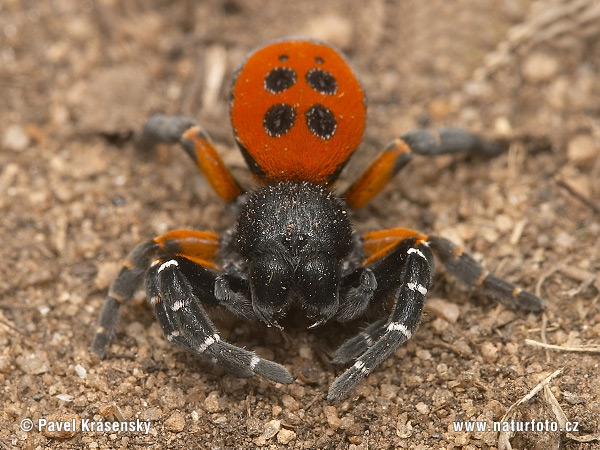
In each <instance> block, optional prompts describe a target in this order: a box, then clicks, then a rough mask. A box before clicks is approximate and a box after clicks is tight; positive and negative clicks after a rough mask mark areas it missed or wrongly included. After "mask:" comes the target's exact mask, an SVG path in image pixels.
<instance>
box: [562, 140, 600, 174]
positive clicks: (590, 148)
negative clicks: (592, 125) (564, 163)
mask: <svg viewBox="0 0 600 450" xmlns="http://www.w3.org/2000/svg"><path fill="white" fill-rule="evenodd" d="M599 148H600V146H598V145H597V143H596V142H595V141H594V138H593V137H592V136H590V135H587V134H580V135H578V136H575V137H574V138H573V139H571V140H570V141H569V144H568V146H567V157H568V158H569V161H571V162H572V163H574V164H576V165H578V166H581V167H584V166H586V165H588V164H590V163H592V162H593V161H594V160H595V159H596V158H597V157H598V150H599Z"/></svg>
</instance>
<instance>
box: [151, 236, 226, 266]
mask: <svg viewBox="0 0 600 450" xmlns="http://www.w3.org/2000/svg"><path fill="white" fill-rule="evenodd" d="M154 242H155V243H156V244H158V247H159V248H160V250H161V251H162V252H165V253H168V254H171V255H174V256H183V257H184V258H186V259H189V260H190V261H193V262H195V263H196V264H200V265H201V266H204V267H208V268H211V269H217V266H216V265H215V264H214V263H213V262H212V260H213V259H214V257H215V255H216V254H217V251H218V250H219V235H218V234H216V233H212V232H210V231H193V230H173V231H169V232H168V233H165V234H163V235H162V236H159V237H157V238H155V239H154Z"/></svg>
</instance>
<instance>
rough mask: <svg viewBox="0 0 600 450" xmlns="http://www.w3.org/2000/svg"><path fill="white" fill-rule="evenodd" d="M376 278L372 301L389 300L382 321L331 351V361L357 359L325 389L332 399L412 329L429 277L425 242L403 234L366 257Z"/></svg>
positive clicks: (428, 252)
mask: <svg viewBox="0 0 600 450" xmlns="http://www.w3.org/2000/svg"><path fill="white" fill-rule="evenodd" d="M366 262H368V263H369V264H370V266H369V267H370V268H371V270H372V271H373V273H374V274H375V277H376V279H377V290H376V292H375V299H374V300H375V301H379V302H383V301H385V300H388V299H393V301H394V306H393V308H392V312H391V314H390V316H389V317H388V318H387V319H386V320H379V321H377V322H375V323H374V324H372V325H371V326H369V327H368V328H367V329H366V330H365V331H363V332H362V333H360V334H359V335H358V336H356V337H355V338H352V339H350V340H348V341H346V342H345V343H344V344H343V345H342V346H341V347H340V348H339V349H338V350H337V352H336V353H335V355H334V357H333V362H335V363H343V362H347V361H348V360H350V359H353V358H355V357H356V356H357V355H360V356H358V358H357V359H356V361H355V362H354V365H353V366H352V367H350V368H349V369H347V370H346V371H345V372H344V373H343V374H342V375H341V376H339V377H338V378H337V379H336V380H335V381H334V382H333V384H332V385H331V386H330V388H329V394H328V396H327V398H328V399H329V400H335V399H338V398H340V397H342V396H343V395H345V394H346V393H348V392H349V391H350V390H351V389H353V388H354V387H355V386H356V384H357V383H358V382H359V381H360V380H361V379H362V378H364V377H366V376H367V375H368V374H370V373H371V372H372V371H373V370H374V369H375V368H376V367H377V366H379V365H380V364H381V363H382V362H383V361H385V360H386V359H387V358H388V357H389V356H390V355H391V354H392V353H394V351H395V350H396V349H397V348H398V347H399V346H400V345H402V344H404V342H406V341H407V340H408V339H410V338H411V337H412V335H413V333H414V332H415V331H416V329H417V327H418V326H419V323H420V321H421V315H422V312H423V304H424V301H425V295H426V294H427V290H428V288H429V286H430V285H431V281H432V279H433V271H434V266H433V255H432V253H431V250H430V249H429V247H428V246H427V243H426V242H425V241H422V240H420V239H418V238H417V237H414V236H413V237H407V238H405V239H403V240H400V241H398V242H397V243H395V244H394V245H393V247H391V248H388V249H387V250H386V253H385V255H383V254H381V255H380V256H379V257H378V258H376V259H370V258H369V259H367V261H366Z"/></svg>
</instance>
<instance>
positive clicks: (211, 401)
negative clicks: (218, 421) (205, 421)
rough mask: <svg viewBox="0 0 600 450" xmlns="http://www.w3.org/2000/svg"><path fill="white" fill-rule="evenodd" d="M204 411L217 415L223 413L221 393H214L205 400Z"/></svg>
mask: <svg viewBox="0 0 600 450" xmlns="http://www.w3.org/2000/svg"><path fill="white" fill-rule="evenodd" d="M204 409H206V411H208V412H209V413H216V412H219V411H221V409H222V408H221V404H220V402H219V393H218V392H217V391H213V392H211V393H210V394H208V396H207V397H206V398H205V399H204Z"/></svg>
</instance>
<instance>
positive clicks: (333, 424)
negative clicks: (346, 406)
mask: <svg viewBox="0 0 600 450" xmlns="http://www.w3.org/2000/svg"><path fill="white" fill-rule="evenodd" d="M323 412H324V413H325V418H326V419H327V423H328V424H329V428H331V429H332V430H336V429H338V428H339V426H340V419H339V417H338V415H337V409H336V407H335V406H325V407H324V408H323Z"/></svg>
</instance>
